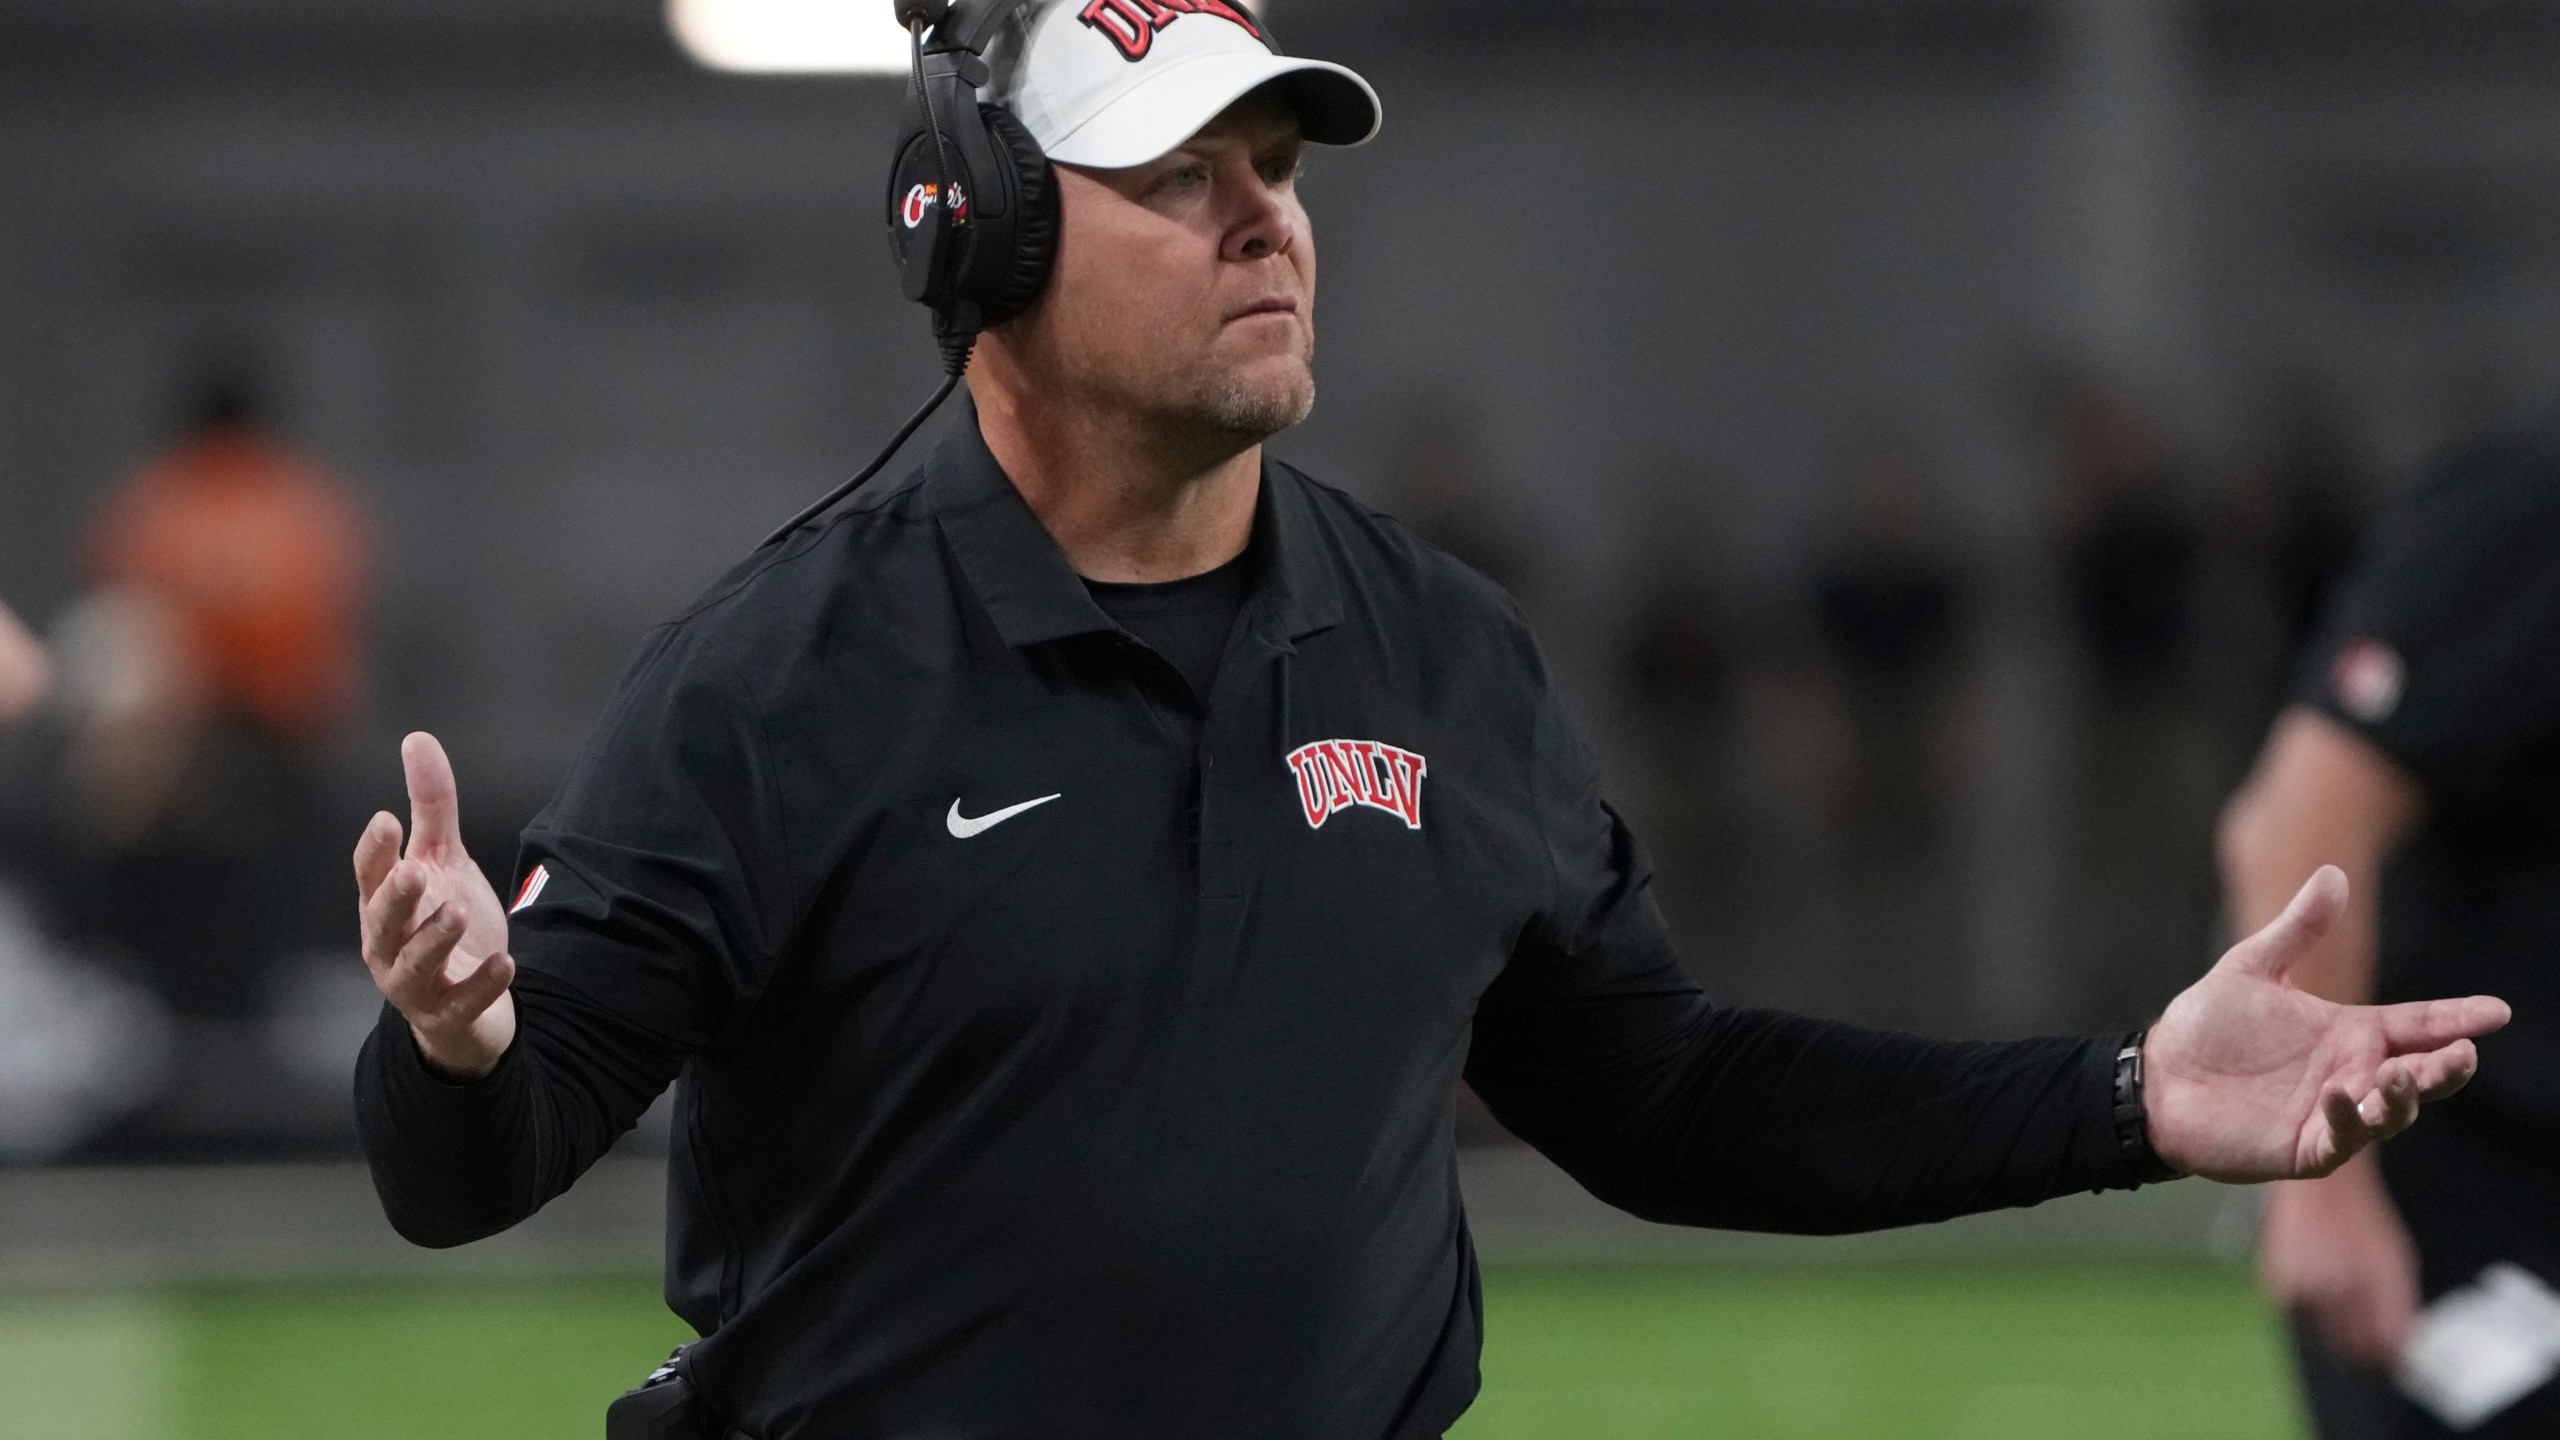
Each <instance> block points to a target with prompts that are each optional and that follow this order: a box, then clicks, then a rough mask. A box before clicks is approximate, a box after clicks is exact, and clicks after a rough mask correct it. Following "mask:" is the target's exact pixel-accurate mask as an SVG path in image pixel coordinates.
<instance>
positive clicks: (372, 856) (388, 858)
mask: <svg viewBox="0 0 2560 1440" xmlns="http://www.w3.org/2000/svg"><path fill="white" fill-rule="evenodd" d="M399 863H400V821H399V819H398V817H396V816H394V815H392V814H391V812H389V811H387V810H385V811H381V812H378V813H377V814H375V816H374V817H373V819H371V820H370V821H367V822H366V824H365V827H364V833H363V834H362V835H359V836H357V837H356V904H357V905H358V906H362V905H363V904H365V902H367V901H369V900H371V899H372V898H373V892H374V891H376V890H379V889H381V888H382V882H383V881H384V880H386V879H388V878H390V875H391V867H392V866H394V865H397V864H399Z"/></svg>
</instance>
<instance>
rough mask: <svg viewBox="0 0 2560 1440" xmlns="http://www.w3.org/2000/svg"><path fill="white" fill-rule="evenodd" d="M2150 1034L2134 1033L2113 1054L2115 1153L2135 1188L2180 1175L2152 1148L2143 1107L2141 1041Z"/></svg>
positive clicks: (2145, 1111) (2146, 1112)
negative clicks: (2114, 1073) (2114, 1069)
mask: <svg viewBox="0 0 2560 1440" xmlns="http://www.w3.org/2000/svg"><path fill="white" fill-rule="evenodd" d="M2150 1033H2151V1032H2150V1031H2149V1030H2136V1031H2134V1032H2133V1038H2132V1039H2130V1040H2127V1041H2126V1042H2124V1048H2123V1049H2121V1050H2118V1051H2117V1052H2116V1104H2115V1121H2116V1153H2117V1154H2119V1155H2121V1156H2123V1157H2124V1163H2125V1164H2126V1166H2128V1167H2129V1168H2130V1169H2131V1170H2132V1171H2133V1183H2134V1184H2136V1185H2157V1184H2159V1183H2160V1182H2161V1181H2163V1180H2175V1179H2177V1178H2179V1175H2180V1173H2181V1172H2180V1171H2179V1170H2178V1168H2177V1167H2176V1166H2174V1165H2171V1164H2170V1163H2169V1162H2168V1161H2166V1160H2163V1159H2161V1158H2160V1152H2159V1151H2157V1150H2154V1149H2152V1148H2151V1114H2150V1112H2149V1111H2147V1110H2145V1109H2143V1108H2142V1042H2143V1040H2144V1038H2145V1037H2147V1036H2148V1035H2150Z"/></svg>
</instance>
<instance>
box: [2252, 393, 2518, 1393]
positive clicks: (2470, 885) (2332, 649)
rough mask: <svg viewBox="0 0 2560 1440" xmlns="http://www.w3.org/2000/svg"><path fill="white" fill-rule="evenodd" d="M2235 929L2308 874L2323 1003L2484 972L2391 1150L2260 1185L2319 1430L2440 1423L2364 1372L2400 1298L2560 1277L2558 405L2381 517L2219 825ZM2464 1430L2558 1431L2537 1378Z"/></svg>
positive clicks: (2269, 1260) (2383, 1350)
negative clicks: (2472, 1015) (2453, 1052)
mask: <svg viewBox="0 0 2560 1440" xmlns="http://www.w3.org/2000/svg"><path fill="white" fill-rule="evenodd" d="M2221 851H2222V869H2223V876H2224V882H2225V886H2226V889H2227V891H2228V894H2229V897H2230V904H2231V911H2232V920H2233V923H2234V924H2235V925H2236V926H2238V927H2239V928H2240V929H2242V930H2244V931H2245V930H2247V929H2248V928H2250V927H2251V926H2254V925H2257V924H2259V923H2261V922H2263V921H2264V920H2265V919H2266V918H2267V917H2269V916H2271V915H2273V914H2275V913H2276V912H2277V911H2278V910H2279V909H2281V908H2282V907H2283V905H2284V904H2285V902H2286V900H2287V898H2288V897H2289V896H2290V895H2291V893H2292V890H2291V887H2293V886H2295V885H2298V884H2299V883H2300V882H2301V880H2302V878H2303V877H2304V876H2306V875H2308V874H2310V873H2311V872H2312V871H2313V870H2314V869H2315V868H2317V867H2319V866H2321V865H2336V866H2339V867H2341V868H2342V869H2344V870H2345V871H2346V872H2347V874H2348V875H2349V877H2350V878H2351V881H2352V890H2351V895H2352V899H2351V901H2350V904H2349V909H2348V911H2347V913H2346V915H2345V916H2344V917H2343V918H2342V920H2341V923H2340V924H2339V925H2338V926H2337V927H2336V928H2335V929H2333V930H2332V931H2331V932H2330V934H2329V935H2328V937H2327V938H2326V940H2325V941H2323V942H2322V943H2321V945H2320V946H2319V947H2318V948H2317V949H2315V950H2313V951H2312V952H2310V953H2309V954H2308V955H2306V956H2305V957H2304V958H2303V959H2302V960H2301V961H2300V962H2299V963H2298V964H2297V965H2296V967H2295V970H2294V980H2295V983H2296V984H2298V985H2300V986H2302V987H2303V988H2304V989H2306V990H2308V991H2311V992H2312V993H2314V994H2318V995H2324V996H2327V997H2328V998H2330V999H2333V1000H2337V1001H2340V1002H2342V1003H2346V1004H2367V1003H2373V1002H2377V1001H2379V1002H2388V1001H2390V1000H2393V999H2396V998H2399V997H2403V996H2409V995H2418V994H2435V993H2439V992H2440V990H2441V989H2442V988H2443V987H2448V986H2451V987H2460V986H2469V985H2481V986H2487V987H2492V988H2495V989H2496V990H2498V991H2500V992H2501V993H2503V994H2506V995H2509V996H2512V997H2514V1000H2515V1002H2516V1003H2515V1013H2516V1023H2515V1025H2514V1026H2513V1027H2512V1028H2511V1029H2509V1030H2508V1031H2507V1032H2506V1033H2505V1034H2504V1035H2502V1036H2500V1037H2499V1038H2497V1039H2495V1040H2492V1041H2490V1042H2488V1043H2487V1044H2486V1045H2484V1046H2483V1053H2484V1057H2485V1058H2486V1060H2487V1062H2488V1064H2487V1068H2486V1069H2485V1070H2484V1071H2483V1074H2484V1075H2485V1076H2487V1077H2489V1078H2487V1079H2486V1080H2485V1082H2484V1083H2483V1084H2481V1085H2480V1086H2478V1087H2477V1088H2476V1089H2474V1090H2473V1091H2472V1092H2471V1093H2470V1094H2469V1095H2468V1096H2466V1097H2465V1098H2464V1099H2463V1100H2462V1101H2461V1102H2460V1103H2458V1104H2456V1105H2453V1106H2451V1107H2448V1108H2447V1109H2446V1110H2445V1111H2444V1112H2443V1113H2442V1114H2441V1115H2438V1116H2437V1117H2435V1120H2434V1123H2432V1124H2430V1126H2429V1127H2428V1128H2427V1129H2426V1130H2425V1131H2424V1132H2423V1133H2420V1134H2417V1135H2415V1136H2413V1137H2412V1138H2411V1140H2410V1141H2409V1143H2407V1144H2405V1145H2403V1146H2400V1147H2397V1148H2394V1149H2392V1150H2390V1151H2388V1152H2387V1153H2368V1154H2365V1155H2361V1156H2358V1157H2357V1158H2356V1159H2354V1160H2352V1161H2350V1162H2348V1163H2347V1164H2346V1165H2345V1166H2344V1167H2342V1168H2341V1169H2340V1170H2339V1171H2338V1172H2337V1173H2336V1174H2334V1175H2330V1176H2328V1177H2326V1178H2324V1179H2317V1180H2298V1181H2290V1182H2286V1183H2283V1184H2279V1185H2277V1186H2275V1187H2273V1189H2272V1190H2271V1191H2270V1192H2269V1194H2268V1197H2267V1210H2266V1219H2265V1225H2264V1230H2263V1233H2262V1236H2261V1249H2260V1258H2259V1266H2260V1271H2261V1274H2262V1276H2263V1278H2264V1281H2265V1284H2266V1287H2267V1290H2268V1293H2269V1294H2270V1295H2271V1296H2272V1297H2273V1298H2274V1299H2275V1300H2276V1301H2277V1302H2278V1303H2280V1304H2282V1305H2283V1306H2285V1307H2286V1309H2287V1310H2288V1311H2290V1312H2291V1314H2292V1315H2293V1317H2294V1320H2295V1329H2296V1353H2297V1356H2298V1359H2299V1362H2300V1369H2301V1375H2302V1380H2303V1385H2304V1390H2305V1393H2306V1398H2307V1399H2308V1401H2309V1404H2310V1408H2311V1410H2312V1413H2313V1415H2314V1417H2315V1418H2316V1420H2317V1422H2318V1425H2319V1430H2320V1434H2321V1435H2322V1436H2323V1437H2324V1440H2362V1437H2368V1436H2371V1437H2392V1440H2402V1437H2414V1436H2429V1435H2446V1434H2451V1433H2454V1432H2453V1431H2452V1430H2450V1429H2448V1428H2447V1427H2446V1426H2445V1425H2444V1424H2442V1423H2439V1421H2438V1420H2436V1419H2435V1418H2433V1417H2431V1416H2429V1415H2427V1414H2425V1413H2423V1412H2422V1411H2421V1410H2420V1409H2419V1408H2418V1407H2416V1406H2415V1405H2413V1404H2411V1403H2410V1402H2409V1401H2407V1400H2405V1399H2403V1398H2402V1397H2401V1396H2400V1395H2398V1394H2397V1393H2395V1392H2394V1390H2393V1388H2392V1386H2391V1384H2390V1382H2389V1381H2388V1379H2387V1378H2385V1377H2386V1376H2387V1375H2388V1374H2389V1373H2390V1372H2391V1371H2392V1370H2393V1368H2394V1366H2395V1365H2397V1364H2398V1363H2399V1362H2400V1361H2401V1359H2402V1357H2403V1355H2404V1353H2405V1349H2406V1347H2407V1345H2408V1342H2409V1338H2410V1335H2411V1330H2412V1326H2413V1325H2414V1323H2415V1321H2416V1319H2417V1316H2418V1313H2419V1307H2420V1306H2421V1305H2422V1304H2425V1303H2428V1302H2432V1301H2434V1300H2436V1299H2438V1298H2440V1297H2442V1296H2444V1295H2445V1294H2446V1293H2447V1292H2449V1291H2452V1290H2455V1289H2457V1288H2461V1287H2467V1286H2471V1285H2473V1284H2474V1283H2475V1282H2476V1281H2478V1280H2479V1279H2480V1278H2481V1276H2482V1272H2483V1271H2484V1269H2485V1268H2486V1267H2489V1266H2491V1265H2494V1264H2499V1263H2505V1264H2509V1265H2516V1266H2521V1267H2523V1268H2524V1269H2525V1270H2526V1271H2528V1272H2530V1273H2531V1274H2533V1275H2534V1276H2537V1277H2539V1279H2540V1280H2541V1281H2542V1282H2543V1283H2545V1284H2546V1285H2551V1286H2560V408H2555V409H2554V410H2553V411H2552V412H2550V413H2549V414H2548V415H2546V416H2545V417H2544V418H2543V419H2542V420H2541V421H2540V422H2539V423H2536V424H2533V425H2531V426H2528V427H2526V428H2523V429H2521V430H2514V431H2510V432H2508V433H2504V434H2499V435H2496V436H2495V437H2493V438H2490V439H2487V440H2483V441H2479V442H2476V443H2473V444H2470V445H2468V446H2466V447H2464V448H2461V449H2459V450H2458V451H2456V452H2455V453H2454V454H2452V455H2451V456H2450V457H2449V458H2447V459H2446V460H2445V461H2443V462H2442V463H2441V464H2439V465H2438V466H2437V467H2436V468H2435V469H2434V470H2433V471H2432V473H2430V474H2429V475H2427V476H2426V477H2425V478H2424V479H2423V480H2422V482H2421V483H2420V484H2418V485H2417V486H2416V487H2415V488H2414V489H2413V490H2412V491H2411V493H2410V494H2409V495H2407V496H2406V497H2405V498H2403V499H2402V500H2401V501H2399V502H2398V503H2397V504H2396V505H2395V506H2394V507H2393V508H2392V509H2391V510H2390V511H2389V512H2388V513H2386V514H2385V515H2384V517H2383V518H2382V519H2381V521H2380V523H2379V524H2377V525H2376V526H2375V527H2374V528H2373V529H2372V530H2371V531H2369V532H2368V534H2367V535H2366V537H2365V541H2364V545H2363V548H2362V549H2361V550H2360V551H2359V552H2358V555H2357V558H2356V561H2355V563H2354V566H2353V568H2352V570H2351V571H2350V572H2349V574H2348V576H2347V578H2346V579H2345V581H2344V582H2343V583H2342V585H2341V587H2340V589H2339V591H2338V594H2337V596H2336V599H2335V602H2334V603H2333V604H2332V605H2331V607H2330V609H2329V611H2328V614H2327V618H2326V621H2325V623H2324V624H2323V626H2322V627H2321V630H2320V633H2319V638H2318V639H2317V640H2316V641H2315V642H2314V643H2312V644H2311V645H2310V646H2309V648H2308V649H2307V650H2306V651H2305V652H2304V654H2303V663H2302V667H2301V670H2300V674H2299V677H2298V679H2297V681H2296V687H2295V690H2294V696H2293V703H2292V705H2291V706H2290V707H2289V708H2288V709H2287V710H2286V711H2285V712H2284V714H2283V715H2282V716H2281V717H2280V718H2279V719H2278V720H2277V721H2276V724H2275V726H2274V728H2273V731H2272V733H2271V734H2270V735H2269V736H2268V739H2267V743H2266V748H2265V750H2264V752H2263V754H2262V755H2261V757H2260V759H2259V761H2258V765H2257V768H2256V770H2255V772H2254V773H2253V774H2252V775H2251V776H2250V777H2249V780H2248V783H2247V784H2246V786H2245V787H2244V788H2242V789H2241V791H2240V792H2239V794H2238V795H2237V796H2236V797H2235V798H2234V799H2233V801H2232V802H2231V805H2230V807H2229V809H2228V811H2227V812H2226V814H2225V816H2224V820H2223V826H2222V835H2221ZM2469 1433H2473V1434H2478V1435H2482V1436H2495V1437H2507V1436H2515V1437H2522V1436H2551V1435H2560V1395H2555V1393H2554V1389H2553V1387H2551V1386H2550V1385H2547V1384H2546V1385H2545V1386H2543V1387H2542V1388H2541V1389H2540V1390H2539V1391H2537V1392H2536V1393H2534V1394H2532V1395H2530V1396H2528V1397H2527V1398H2526V1399H2524V1400H2523V1401H2522V1402H2520V1403H2518V1404H2516V1405H2515V1406H2513V1407H2512V1408H2511V1409H2509V1410H2507V1411H2506V1412H2505V1413H2504V1414H2502V1415H2499V1416H2498V1417H2497V1418H2494V1419H2492V1420H2490V1421H2489V1422H2488V1423H2487V1425H2486V1426H2484V1427H2483V1428H2480V1429H2478V1430H2475V1431H2471V1432H2469Z"/></svg>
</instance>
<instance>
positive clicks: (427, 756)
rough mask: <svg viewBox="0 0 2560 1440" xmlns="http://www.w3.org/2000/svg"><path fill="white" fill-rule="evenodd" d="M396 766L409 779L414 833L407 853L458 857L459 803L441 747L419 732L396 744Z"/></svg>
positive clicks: (410, 821)
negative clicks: (398, 764)
mask: <svg viewBox="0 0 2560 1440" xmlns="http://www.w3.org/2000/svg"><path fill="white" fill-rule="evenodd" d="M400 767H401V769H402V770H403V771H405V772H407V775H408V780H409V826H410V829H411V830H412V831H413V832H414V834H413V835H412V837H411V843H410V847H409V853H410V854H412V855H424V856H444V855H452V856H459V855H461V854H462V804H461V800H460V798H459V796H458V795H457V793H456V790H455V787H454V782H453V762H452V761H451V760H449V759H447V758H445V753H444V746H442V745H440V744H438V743H437V742H436V737H434V736H433V735H430V734H428V733H427V732H425V731H423V730H421V731H418V732H417V733H416V734H413V735H411V736H410V737H409V738H407V739H405V740H403V741H401V742H400Z"/></svg>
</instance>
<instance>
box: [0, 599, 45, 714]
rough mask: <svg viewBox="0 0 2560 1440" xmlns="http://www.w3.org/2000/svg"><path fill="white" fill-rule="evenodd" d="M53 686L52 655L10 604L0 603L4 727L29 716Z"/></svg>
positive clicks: (0, 685)
mask: <svg viewBox="0 0 2560 1440" xmlns="http://www.w3.org/2000/svg"><path fill="white" fill-rule="evenodd" d="M52 689H53V659H52V657H51V656H49V655H47V654H46V653H45V648H44V646H43V645H41V644H39V643H38V642H37V640H36V637H35V636H33V635H30V634H28V633H27V627H26V626H24V625H22V624H20V623H19V622H18V617H17V616H16V615H15V614H12V613H11V612H10V610H9V607H8V606H6V605H0V730H6V729H8V728H9V727H10V726H12V725H15V724H17V723H18V722H19V721H20V720H23V719H25V718H26V717H27V715H28V714H29V713H30V712H32V711H33V710H34V709H35V708H36V707H37V706H38V705H41V704H43V703H44V698H45V695H46V694H47V693H48V692H50V691H51V690H52Z"/></svg>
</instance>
